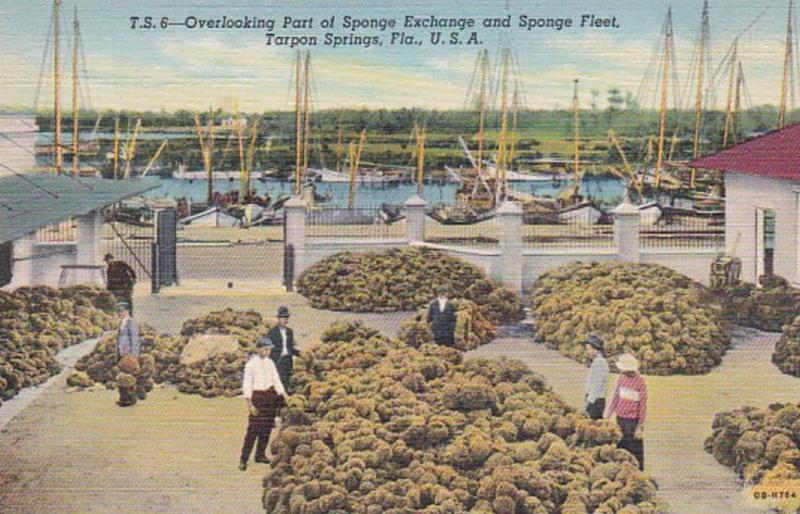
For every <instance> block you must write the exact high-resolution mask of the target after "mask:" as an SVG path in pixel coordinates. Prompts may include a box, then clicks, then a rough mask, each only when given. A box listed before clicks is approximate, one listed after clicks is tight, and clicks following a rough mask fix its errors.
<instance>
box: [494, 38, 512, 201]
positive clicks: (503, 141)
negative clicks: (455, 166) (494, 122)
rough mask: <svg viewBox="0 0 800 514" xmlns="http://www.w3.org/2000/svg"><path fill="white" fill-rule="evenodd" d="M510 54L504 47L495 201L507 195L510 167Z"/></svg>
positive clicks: (501, 65)
mask: <svg viewBox="0 0 800 514" xmlns="http://www.w3.org/2000/svg"><path fill="white" fill-rule="evenodd" d="M508 56H509V50H508V49H507V48H504V49H503V57H502V61H501V64H500V88H501V89H500V136H499V137H498V140H497V176H496V177H495V179H496V180H495V203H500V202H501V201H503V199H504V198H505V196H506V176H507V169H508Z"/></svg>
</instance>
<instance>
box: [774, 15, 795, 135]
mask: <svg viewBox="0 0 800 514" xmlns="http://www.w3.org/2000/svg"><path fill="white" fill-rule="evenodd" d="M793 12H794V1H793V0H789V15H788V17H787V18H788V19H787V21H786V46H785V48H784V53H783V81H781V104H780V111H779V113H778V128H779V129H782V128H783V127H784V126H786V102H787V99H788V96H789V94H788V93H789V73H790V70H791V67H792V53H793V51H792V50H793V47H794V44H793V42H792V32H793V30H792V14H793Z"/></svg>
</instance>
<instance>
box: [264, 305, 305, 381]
mask: <svg viewBox="0 0 800 514" xmlns="http://www.w3.org/2000/svg"><path fill="white" fill-rule="evenodd" d="M277 317H278V324H277V325H276V326H274V327H272V329H271V330H270V331H269V332H267V335H266V338H267V339H269V340H270V341H272V352H270V355H269V357H270V359H272V362H274V363H275V367H277V368H278V375H280V377H281V383H282V384H283V386H284V388H285V389H286V390H287V391H290V390H291V389H290V388H291V379H292V366H293V364H294V357H298V356H299V355H300V352H299V351H298V350H297V349H296V348H295V347H294V332H292V329H291V328H289V309H287V308H286V307H280V308H279V309H278V316H277Z"/></svg>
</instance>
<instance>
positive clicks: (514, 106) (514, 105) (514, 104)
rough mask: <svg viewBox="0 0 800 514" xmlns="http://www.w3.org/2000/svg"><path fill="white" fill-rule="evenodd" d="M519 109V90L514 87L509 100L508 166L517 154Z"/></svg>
mask: <svg viewBox="0 0 800 514" xmlns="http://www.w3.org/2000/svg"><path fill="white" fill-rule="evenodd" d="M518 108H519V88H518V87H517V86H514V94H513V96H512V99H511V138H510V139H511V141H510V143H509V149H508V165H509V166H511V165H512V164H513V163H514V157H516V154H517V110H518Z"/></svg>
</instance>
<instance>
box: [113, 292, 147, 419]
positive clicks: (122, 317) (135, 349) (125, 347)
mask: <svg viewBox="0 0 800 514" xmlns="http://www.w3.org/2000/svg"><path fill="white" fill-rule="evenodd" d="M117 315H118V316H119V327H118V329H117V367H118V368H119V373H118V374H117V389H118V390H119V401H117V405H119V406H120V407H129V406H131V405H133V404H135V403H136V398H137V396H136V377H137V376H138V375H139V371H140V370H139V352H140V349H141V348H140V343H139V325H138V324H137V323H136V321H135V320H134V319H133V317H131V313H130V305H128V303H127V302H119V303H118V304H117Z"/></svg>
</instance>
